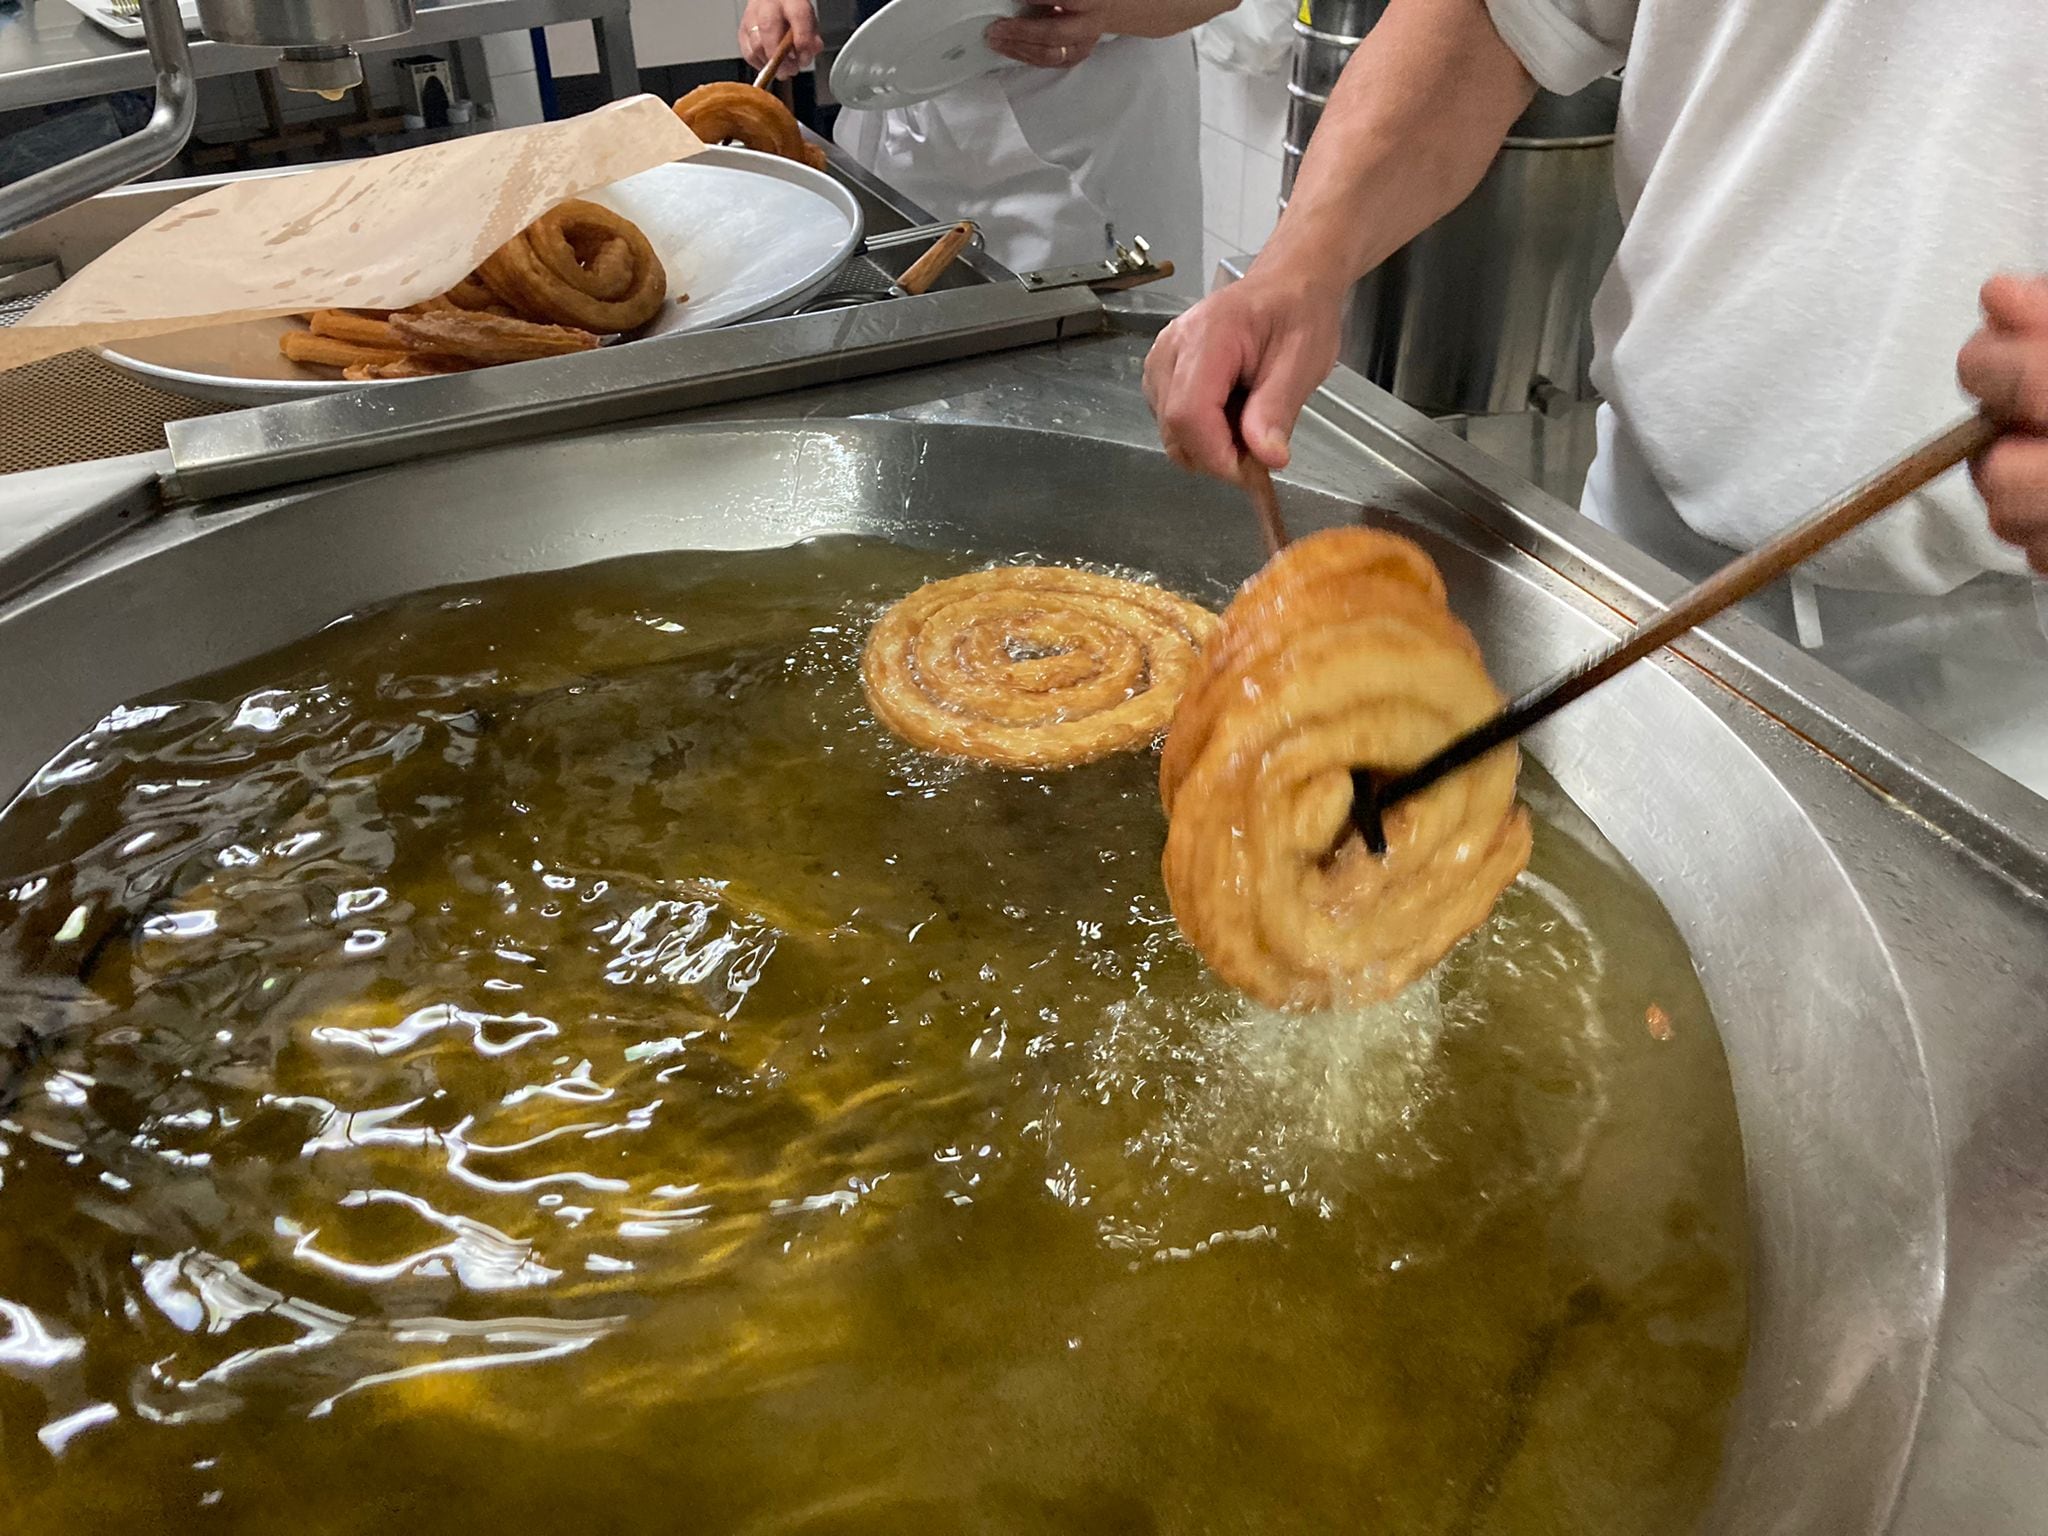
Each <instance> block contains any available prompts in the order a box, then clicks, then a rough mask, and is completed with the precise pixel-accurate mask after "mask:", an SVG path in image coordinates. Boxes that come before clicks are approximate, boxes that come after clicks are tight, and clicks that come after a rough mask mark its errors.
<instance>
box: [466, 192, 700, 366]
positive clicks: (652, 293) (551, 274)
mask: <svg viewBox="0 0 2048 1536" xmlns="http://www.w3.org/2000/svg"><path fill="white" fill-rule="evenodd" d="M477 276H478V277H479V278H480V279H481V280H482V282H483V284H484V285H485V286H486V287H488V288H489V289H490V291H491V292H492V293H494V294H496V295H497V296H498V297H499V298H501V299H503V300H504V301H505V302H506V303H507V304H509V305H511V306H512V308H513V309H514V310H515V311H516V312H517V313H519V314H521V315H527V316H531V317H532V318H533V319H536V320H544V321H547V322H548V323H550V324H553V325H565V326H575V327H577V328H579V329H581V330H586V331H596V332H598V333H600V334H605V335H610V334H616V333H619V332H623V331H635V330H638V329H639V328H640V327H641V326H643V325H645V324H646V323H647V322H648V321H650V320H652V319H653V318H654V317H655V315H656V314H658V313H659V312H660V310H661V304H662V300H663V299H665V298H667V297H668V273H667V271H666V270H665V269H664V268H663V266H662V264H661V258H660V257H658V256H656V255H655V254H654V247H653V246H652V245H651V244H649V243H648V239H647V237H646V236H645V235H643V234H642V233H641V232H640V229H639V226H637V225H636V224H634V223H633V222H632V221H631V220H630V219H626V218H622V217H621V216H620V215H618V214H616V213H613V212H612V211H611V209H609V208H603V207H600V206H599V205H598V204H596V203H591V202H585V201H584V200H583V199H581V198H571V199H570V200H569V201H568V202H566V203H563V204H562V205H561V206H560V207H557V208H553V209H550V210H549V211H548V212H546V213H544V214H542V215H541V216H540V217H539V218H538V219H535V220H534V221H533V223H531V224H529V225H528V226H527V227H526V228H525V229H523V230H521V231H520V232H519V233H518V234H516V235H514V236H513V237H512V238H511V239H510V240H507V241H506V242H505V243H504V244H503V245H501V246H499V247H498V249H497V250H495V251H493V252H492V253H491V254H490V255H489V256H486V257H485V258H484V263H483V265H482V266H481V267H479V268H477ZM451 297H453V295H451ZM456 302H458V303H460V302H461V300H459V299H458V300H457V301H456Z"/></svg>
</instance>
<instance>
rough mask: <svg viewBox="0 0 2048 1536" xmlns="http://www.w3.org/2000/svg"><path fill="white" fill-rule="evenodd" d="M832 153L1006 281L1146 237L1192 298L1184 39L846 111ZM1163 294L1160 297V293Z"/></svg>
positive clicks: (1198, 200)
mask: <svg viewBox="0 0 2048 1536" xmlns="http://www.w3.org/2000/svg"><path fill="white" fill-rule="evenodd" d="M834 136H835V137H836V138H837V139H838V141H839V145H840V147H841V148H842V149H844V150H846V152H847V153H848V154H850V155H852V156H853V157H854V159H856V160H857V161H859V162H860V163H861V164H862V165H863V166H865V167H866V168H867V169H868V170H870V171H872V172H874V173H875V175H877V176H879V177H880V178H881V179H882V180H883V181H886V182H888V183H889V184H890V185H891V186H893V187H895V188H896V189H897V190H899V191H901V192H902V193H904V194H905V195H906V196H908V197H909V198H911V199H912V200H913V201H915V202H917V203H920V204H922V205H923V206H924V207H925V208H927V209H928V210H930V211H931V213H933V214H934V215H935V216H937V217H939V218H943V219H973V220H974V221H975V222H977V223H978V224H980V226H981V230H982V234H983V236H984V238H985V239H986V240H987V243H988V250H989V254H990V255H992V256H993V257H995V259H996V260H997V261H999V262H1001V263H1002V264H1003V265H1004V266H1006V267H1008V268H1010V270H1011V271H1013V272H1028V271H1032V270H1034V269H1036V268H1039V267H1050V266H1065V265H1069V264H1074V263H1079V262H1084V261H1097V260H1100V259H1102V258H1103V257H1105V256H1107V255H1108V254H1109V253H1110V252H1111V250H1112V249H1113V248H1114V246H1115V245H1116V243H1117V242H1119V241H1121V242H1123V243H1125V244H1128V243H1129V242H1130V241H1131V239H1132V238H1133V237H1136V236H1143V237H1144V238H1145V240H1146V241H1148V242H1149V243H1150V244H1151V247H1152V251H1153V254H1154V256H1155V257H1166V258H1169V259H1171V260H1172V261H1173V263H1174V265H1175V267H1176V269H1177V270H1176V273H1175V277H1174V279H1172V280H1171V285H1177V286H1178V288H1179V290H1180V291H1183V292H1186V293H1189V294H1199V293H1200V292H1201V267H1202V172H1201V164H1200V161H1199V158H1198V156H1199V153H1200V144H1201V102H1200V98H1199V96H1198V95H1197V86H1196V82H1195V48H1194V44H1193V42H1192V41H1190V40H1189V39H1188V38H1187V37H1184V36H1183V37H1174V38H1141V37H1110V38H1104V39H1103V41H1102V42H1101V43H1099V44H1098V45H1097V46H1096V49H1095V52H1094V53H1092V54H1090V55H1089V56H1088V57H1087V58H1086V59H1084V60H1082V61H1081V62H1080V63H1079V64H1076V65H1074V66H1073V67H1072V68H1071V69H1035V68H1031V67H1029V66H1027V65H1022V64H1016V65H1010V66H1007V67H1005V68H1003V69H1000V70H997V71H995V72H994V73H992V74H987V75H982V76H980V77H978V78H976V79H973V80H969V81H967V82H965V83H964V84H962V85H958V86H955V87H954V88H953V89H952V90H950V91H947V92H946V93H945V94H943V95H941V96H938V97H935V98H933V99H932V100H930V101H924V102H919V103H918V104H917V105H915V106H910V107H899V108H894V109H891V110H889V111H885V112H856V111H852V110H848V111H844V112H842V113H840V115H839V124H838V127H837V128H836V129H835V131H834ZM1162 286H1169V285H1162Z"/></svg>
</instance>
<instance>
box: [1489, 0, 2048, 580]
mask: <svg viewBox="0 0 2048 1536" xmlns="http://www.w3.org/2000/svg"><path fill="white" fill-rule="evenodd" d="M1487 3H1488V6H1489V9H1490V10H1491V12H1492V15H1493V19H1494V23H1495V25H1496V26H1497V27H1498V28H1499V30H1500V33H1501V36H1502V37H1503V38H1504V39H1506V41H1507V43H1508V45H1509V46H1510V47H1511V48H1513V49H1514V50H1515V51H1516V52H1517V53H1518V54H1519V55H1520V56H1521V58H1522V60H1523V62H1524V63H1525V64H1526V65H1527V66H1528V68H1529V71H1530V73H1531V74H1533V75H1534V76H1535V77H1536V79H1537V80H1538V81H1539V82H1540V83H1541V84H1543V85H1544V86H1545V87H1546V88H1548V89H1550V90H1553V91H1559V92H1570V91H1574V90H1578V89H1580V88H1582V87H1583V86H1585V85H1586V84H1588V83H1589V82H1590V81H1592V80H1594V79H1596V78H1598V77H1599V76H1600V75H1602V74H1604V73H1607V72H1608V71H1611V70H1613V69H1615V68H1616V67H1618V66H1621V65H1623V64H1624V63H1625V64H1626V66H1627V71H1626V75H1625V77H1624V80H1623V90H1622V106H1621V123H1620V132H1619V136H1618V139H1617V144H1616V167H1617V171H1616V174H1617V181H1618V190H1619V192H1620V197H1621V207H1622V213H1623V216H1624V217H1625V218H1626V219H1627V221H1628V227H1627V233H1626V235H1625V236H1624V238H1623V240H1622V244H1621V249H1620V253H1619V255H1618V256H1617V257H1616V260H1615V263H1614V267H1613V269H1612V271H1611V272H1610V273H1609V275H1608V278H1607V281H1606V282H1605V284H1604V285H1603V286H1602V288H1601V290H1600V295H1599V298H1598V299H1597V300H1596V302H1595V305H1594V336H1595V342H1596V347H1597V362H1596V365H1595V369H1594V382H1595V383H1596V384H1597V385H1598V387H1599V389H1600V391H1601V394H1602V395H1603V396H1604V397H1605V398H1606V399H1607V400H1608V401H1609V402H1610V403H1611V404H1612V407H1613V409H1614V412H1615V413H1616V415H1617V416H1618V418H1619V420H1620V421H1621V422H1623V423H1625V424H1626V426H1627V428H1628V430H1629V433H1630V435H1631V437H1632V439H1633V442H1634V444H1635V445H1637V447H1638V449H1639V452H1640V455H1641V458H1642V461H1643V464H1644V466H1645V467H1646V468H1647V470H1648V477H1647V480H1646V482H1645V483H1644V484H1642V485H1639V486H1637V487H1635V491H1636V493H1638V494H1641V495H1644V496H1646V497H1649V498H1652V499H1654V501H1655V502H1656V504H1657V505H1656V506H1655V507H1654V508H1649V509H1646V508H1641V507H1638V508H1632V509H1630V512H1629V514H1628V515H1629V518H1630V520H1631V521H1632V522H1633V523H1635V524H1636V525H1638V526H1640V525H1641V524H1642V522H1643V521H1644V520H1645V519H1646V518H1647V517H1649V516H1650V515H1651V513H1652V512H1653V511H1661V512H1662V513H1663V514H1664V515H1665V516H1667V517H1668V516H1670V515H1671V514H1672V513H1673V512H1674V511H1675V513H1676V515H1677V516H1678V517H1680V518H1682V519H1683V520H1684V522H1685V523H1686V524H1687V525H1688V526H1689V527H1690V528H1691V529H1693V530H1694V531H1696V532H1698V533H1700V534H1704V535H1706V536H1708V537H1709V538H1712V539H1714V540H1717V541H1719V542H1720V543H1722V544H1724V545H1730V546H1734V547H1737V548H1749V547H1751V546H1753V545H1755V544H1756V543H1758V542H1760V541H1761V540H1762V539H1764V538H1766V537H1768V536H1769V535H1770V534H1772V533H1774V532H1776V531H1777V530H1778V529H1780V528H1782V527H1783V526H1784V525H1785V524H1786V523H1787V522H1789V521H1790V520H1791V519H1792V518H1794V517H1796V516H1798V515H1800V514H1801V513H1803V512H1804V511H1805V510H1806V509H1808V508H1809V507H1811V506H1813V505H1815V504H1817V503H1818V502H1820V501H1821V500H1823V499H1824V498H1825V497H1826V496H1828V495H1829V494H1831V493H1832V492H1834V491H1836V490H1838V489H1840V488H1841V487H1842V486H1843V485H1845V484H1847V483H1848V482H1850V481H1852V480H1854V479H1855V478H1857V477H1858V476H1859V475H1861V474H1863V473H1865V472H1867V471H1868V470H1870V469H1874V468H1875V467H1876V466H1878V465H1879V464H1881V463H1883V462H1884V461H1885V460H1886V459H1888V458H1889V457H1891V456H1892V455H1893V454H1895V453H1897V452H1899V451H1900V450H1902V449H1904V448H1906V447H1908V446H1910V445H1911V444H1912V443H1913V442H1915V441H1917V440H1918V439H1920V438H1921V437H1924V436H1926V435H1928V434H1929V433H1931V432H1933V431H1936V430H1938V429H1939V428H1941V427H1943V426H1945V425H1947V424H1948V422H1949V421H1950V420H1951V419H1952V418H1954V417H1955V416H1957V415H1959V414H1960V413H1961V412H1962V411H1963V410H1964V409H1965V408H1966V404H1967V402H1966V400H1965V397H1964V396H1963V394H1962V392H1961V391H1960V390H1959V389H1958V388H1957V386H1956V383H1955V356H1956V351H1957V349H1958V348H1959V347H1960V346H1961V345H1962V343H1963V341H1964V340H1965V339H1966V338H1967V337H1968V336H1969V334H1970V333H1971V331H1972V330H1974V329H1975V327H1976V325H1977V306H1976V295H1977V289H1978V287H1979V285H1980V284H1981V283H1982V282H1983V280H1984V279H1985V278H1987V277H1989V276H1990V275H1991V274H1992V273H1993V272H1995V271H1998V270H2001V269H2020V270H2032V269H2041V268H2044V267H2048V90H2044V89H2043V88H2042V84H2041V71H2042V65H2043V61H2044V60H2048V4H2042V3H2040V0H1487ZM2024 569H2025V566H2024V562H2023V561H2022V560H2021V558H2020V557H2019V555H2018V554H2017V552H2016V551H2013V550H2011V549H2009V548H2007V547H2006V546H2005V545H2003V544H2001V543H1999V542H1998V541H1997V540H1996V539H1995V538H1994V537H1993V536H1992V534H1991V532H1990V530H1989V528H1988V527H1987V526H1986V522H1985V518H1984V513H1983V508H1982V505H1981V503H1979V502H1978V500H1977V499H1976V496H1975V494H1974V491H1973V489H1972V487H1971V486H1970V484H1969V481H1968V479H1967V477H1966V476H1964V475H1963V474H1962V473H1960V472H1958V473H1957V474H1955V475H1952V476H1949V477H1946V478H1944V479H1943V480H1942V481H1941V482H1940V483H1939V484H1937V485H1936V486H1934V487H1933V488H1932V489H1930V490H1929V491H1928V492H1927V493H1925V494H1923V495H1920V496H1917V497H1915V498H1913V500H1912V501H1911V502H1910V503H1908V504H1907V505H1905V506H1902V507H1900V508H1898V509H1896V510H1894V511H1892V512H1890V513H1888V514H1886V516H1885V517H1884V518H1883V519H1882V520H1881V521H1879V522H1878V523H1876V524H1874V525H1872V526H1871V527H1870V528H1867V529H1865V530H1863V531H1862V532H1861V533H1859V534H1858V535H1856V536H1854V537H1853V538H1852V539H1850V540H1847V541H1845V542H1844V543H1843V544H1842V545H1841V546H1838V547H1837V548H1836V549H1834V550H1831V551H1829V552H1827V553H1826V554H1824V555H1822V556H1821V557H1820V558H1819V559H1818V560H1817V561H1815V562H1814V563H1813V565H1812V567H1811V570H1812V574H1813V576H1814V577H1815V579H1817V580H1818V581H1820V582H1822V583H1825V584H1827V585H1831V586H1835V587H1847V588H1863V589H1869V590H1877V591H1894V592H1916V593H1939V592H1944V591H1948V590H1950V589H1952V588H1954V587H1957V586H1958V585H1960V584H1961V583H1963V582H1966V581H1969V580H1971V579H1972V578H1974V577H1977V576H1979V575H1981V574H1982V573H1984V572H1987V571H1997V572H2007V573H2017V572H2020V571H2023V570H2024Z"/></svg>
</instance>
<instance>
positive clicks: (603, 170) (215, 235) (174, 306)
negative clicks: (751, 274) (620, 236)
mask: <svg viewBox="0 0 2048 1536" xmlns="http://www.w3.org/2000/svg"><path fill="white" fill-rule="evenodd" d="M703 147H704V146H703V144H702V142H701V141H699V139H698V138H697V136H696V135H695V134H693V133H692V132H690V130H689V129H687V128H685V127H684V126H683V125H682V123H681V122H680V121H679V120H678V119H677V117H676V115H675V113H674V112H672V111H670V110H669V108H668V107H667V106H665V105H664V104H663V103H661V102H660V101H658V100H656V99H655V98H654V97H652V96H635V97H633V98H632V99H631V100H628V101H621V102H615V103H613V104H612V105H610V106H607V107H601V108H599V109H598V110H597V111H595V112H590V113H586V114H585V115H583V116H582V117H574V118H569V119H567V120H566V121H563V122H558V123H539V124H536V125H535V126H533V127H530V128H507V129H503V130H500V131H498V132H495V133H481V134H476V135H473V136H471V137H469V138H462V139H453V140H450V141H449V142H447V143H445V144H429V145H425V146H423V147H422V148H419V149H409V150H405V151H403V152H401V153H399V154H395V155H382V156H378V157H376V158H373V159H368V160H351V161H348V162H346V163H344V164H340V165H329V166H322V167H320V168H319V169H317V170H311V171H305V172H302V173H300V174H297V175H290V176H264V177H255V178H251V179H249V180H246V181H237V182H232V183H230V184H229V185H227V186H224V187H218V188H216V189H214V190H213V191H211V192H205V193H202V194H200V195H199V196H198V197H195V198H192V199H190V200H189V201H187V202H183V203H180V204H178V205H177V206H176V207H175V208H169V209H166V210H165V211H164V212H163V213H161V214H159V215H158V216H157V217H156V218H154V219H152V220H151V221H150V222H149V223H147V224H145V225H143V227H142V228H140V229H138V230H137V231H135V233H134V234H132V235H130V236H129V237H128V238H127V239H125V240H123V241H122V242H121V243H120V244H119V245H117V246H115V247H114V248H113V249H112V250H110V251H108V252H107V253H106V254H105V255H104V256H102V257H100V258H99V259H98V260H97V261H95V262H93V263H92V264H91V265H89V266H87V267H86V268H85V269H84V270H83V271H81V272H79V273H77V274H76V275H75V276H73V277H72V278H71V279H70V280H69V281H68V282H66V283H65V284H64V285H63V286H62V287H61V288H59V289H58V290H57V291H56V292H55V293H53V294H51V295H50V296H49V297H48V298H47V299H45V300H44V301H43V302H42V303H41V304H39V305H37V306H36V308H35V310H34V311H33V312H32V313H31V314H29V315H28V316H26V317H25V318H23V319H22V320H21V321H20V322H19V323H17V324H16V325H14V326H13V327H11V328H9V329H0V368H14V367H18V366H20V365H21V364H23V363H28V362H34V361H35V360H36V359H37V358H42V357H52V356H55V355H56V354H57V353H60V352H68V351H70V350H71V349H72V348H74V347H88V346H98V345H100V344H102V343H104V342H109V341H120V340H123V339H126V338H130V337H138V336H161V335H163V334H164V333H166V332H168V331H182V330H187V329H190V328H192V327H194V326H205V325H221V324H226V323H230V322H233V321H238V320H254V319H259V318H262V317H264V316H268V315H290V314H298V313H301V312H303V311H305V310H310V309H328V308H334V309H397V308H401V307H402V306H404V305H407V304H416V303H418V302H419V301H420V300H421V299H428V298H432V297H433V296H434V295H435V294H437V293H445V292H446V291H447V290H448V289H449V288H451V287H453V286H454V285H455V284H456V283H458V282H460V281H461V280H462V278H463V277H464V276H466V275H467V274H468V273H470V272H472V271H474V270H475V268H476V265H477V263H478V262H480V261H482V260H483V258H484V257H486V256H488V255H489V254H490V253H491V252H492V251H494V250H496V249H497V248H498V247H499V246H501V245H503V244H504V243H505V242H506V241H507V240H509V239H511V238H512V236H514V235H515V234H517V233H518V232H519V231H520V230H522V229H524V228H525V227H526V226H527V225H528V224H530V223H532V222H533V221H534V220H535V219H536V218H538V217H540V215H541V214H543V213H545V212H547V210H548V209H550V208H552V207H553V206H554V205H555V204H557V203H559V202H561V201H562V200H563V199H564V198H569V197H574V196H576V195H577V194H578V193H581V192H587V191H590V190H591V189H592V188H594V187H601V186H605V185H607V184H608V183H610V182H614V181H618V180H620V179H622V178H623V177H627V176H631V175H634V174H636V173H637V172H640V171H644V170H648V169H650V168H652V167H654V166H657V165H662V164H665V163H667V162H668V161H671V160H681V159H684V158H686V157H688V156H690V155H694V154H696V153H697V152H698V151H699V150H701V149H702V148H703Z"/></svg>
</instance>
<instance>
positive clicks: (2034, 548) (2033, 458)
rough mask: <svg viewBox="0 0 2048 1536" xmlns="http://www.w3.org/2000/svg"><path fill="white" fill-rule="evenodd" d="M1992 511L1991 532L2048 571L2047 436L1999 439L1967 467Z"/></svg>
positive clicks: (2038, 569)
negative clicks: (2014, 545) (2016, 547)
mask: <svg viewBox="0 0 2048 1536" xmlns="http://www.w3.org/2000/svg"><path fill="white" fill-rule="evenodd" d="M1970 474H1971V476H1972V477H1973V478H1974V479H1975V480H1976V482H1977V489H1978V490H1979V491H1980V492H1982V493H1983V496H1984V505H1985V506H1986V507H1987V508H1988V509H1989V511H1990V513H1991V531H1992V532H1993V533H1995V534H1997V535H1998V536H1999V537H2000V538H2001V539H2004V540H2005V541H2006V542H2007V543H2008V544H2016V545H2018V546H2019V547H2020V548H2021V549H2023V550H2025V551H2026V554H2027V563H2028V564H2029V565H2031V566H2032V567H2033V568H2034V570H2035V571H2036V572H2037V573H2038V574H2041V575H2048V438H2039V437H2024V436H2013V437H2006V438H2001V439H2000V440H1999V441H1998V442H1996V443H1994V444H1992V445H1991V447H1990V448H1989V449H1988V450H1986V451H1985V452H1984V453H1983V454H1982V455H1981V456H1980V457H1979V458H1978V459H1977V461H1976V462H1975V463H1974V464H1972V465H1971V466H1970Z"/></svg>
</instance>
